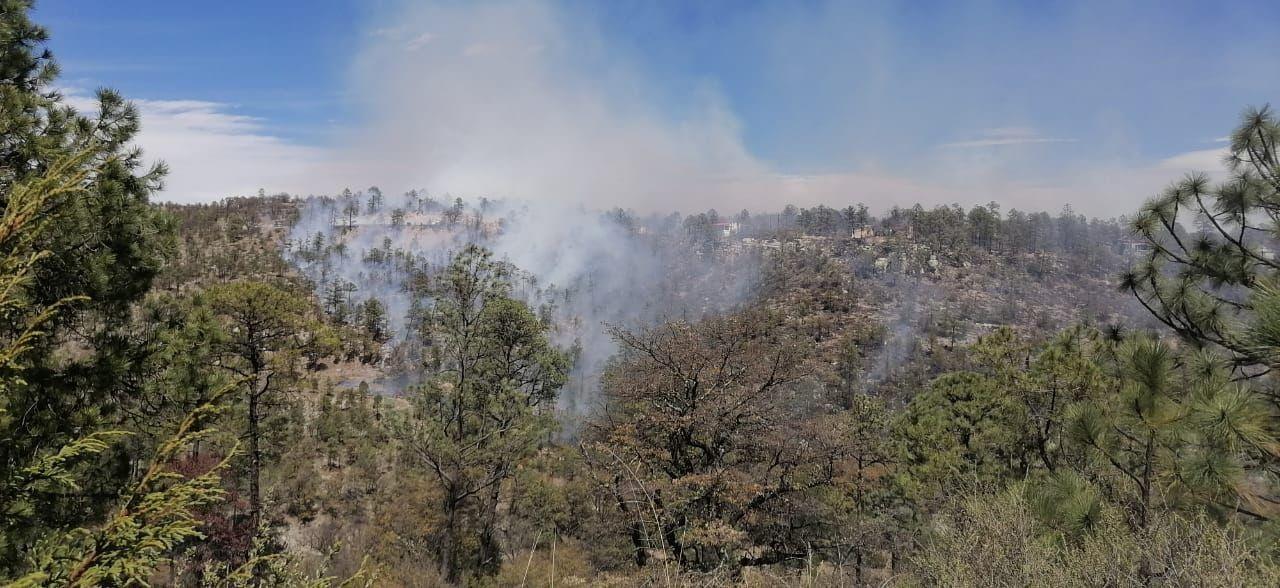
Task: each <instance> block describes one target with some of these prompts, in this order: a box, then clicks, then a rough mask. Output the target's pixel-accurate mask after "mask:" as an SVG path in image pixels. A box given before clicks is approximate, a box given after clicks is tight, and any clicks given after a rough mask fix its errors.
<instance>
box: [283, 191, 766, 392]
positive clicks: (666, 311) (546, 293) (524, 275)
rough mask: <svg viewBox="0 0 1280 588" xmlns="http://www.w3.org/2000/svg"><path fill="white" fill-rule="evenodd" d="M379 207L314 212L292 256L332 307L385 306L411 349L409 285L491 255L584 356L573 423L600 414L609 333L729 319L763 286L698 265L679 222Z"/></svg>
mask: <svg viewBox="0 0 1280 588" xmlns="http://www.w3.org/2000/svg"><path fill="white" fill-rule="evenodd" d="M369 200H370V195H367V194H363V193H355V194H347V195H344V196H339V197H313V198H310V199H308V200H306V201H305V202H304V203H303V206H302V209H301V212H300V216H299V218H298V221H297V223H296V224H295V225H294V227H293V229H292V231H291V234H290V238H289V244H288V249H289V250H288V256H289V258H290V260H291V261H293V262H294V263H295V264H296V265H297V266H298V267H299V268H300V269H301V270H302V271H303V273H304V274H306V275H307V276H308V278H310V280H311V281H312V282H313V283H314V284H315V288H316V291H317V295H318V296H319V297H320V298H321V300H322V302H325V303H326V304H327V303H328V301H329V300H330V299H331V298H332V297H333V296H334V293H335V292H337V293H338V295H339V296H341V298H342V300H343V302H344V303H345V305H346V306H347V307H349V308H357V307H359V306H360V304H362V303H363V302H364V301H366V300H369V299H377V300H379V301H381V302H382V303H383V305H384V306H385V307H386V310H387V321H388V326H389V328H390V331H391V334H392V340H391V342H390V343H389V346H392V347H394V346H397V345H403V344H409V345H412V344H413V342H414V341H415V339H416V338H417V337H419V336H420V333H418V332H416V331H415V329H414V324H413V322H412V320H411V317H412V314H413V312H412V311H413V307H414V304H415V289H414V287H413V286H414V284H411V283H410V282H411V281H412V280H415V279H418V278H420V277H422V276H431V275H433V274H435V273H437V272H439V270H440V269H442V268H443V267H444V266H445V265H447V264H448V263H449V261H450V259H451V258H452V256H453V255H454V253H456V252H457V251H458V250H460V249H461V248H462V247H463V246H464V245H466V244H468V243H476V244H479V245H482V246H484V247H486V248H488V249H490V250H491V251H493V252H494V254H495V257H497V258H498V259H500V260H503V261H506V262H508V263H510V264H511V265H512V266H513V267H514V268H515V269H516V270H518V271H517V276H516V280H515V284H514V294H515V295H516V296H517V297H519V298H521V299H523V300H525V301H526V302H527V303H529V304H530V306H532V307H534V308H535V309H538V310H539V311H540V312H542V313H543V314H544V315H545V316H546V318H548V319H549V320H550V322H551V324H552V325H553V328H554V333H555V339H556V341H555V342H556V343H557V344H559V345H560V346H562V347H564V348H568V349H572V350H574V353H575V355H576V364H575V373H574V374H573V379H572V380H571V382H570V384H569V385H568V386H567V388H568V389H567V390H566V392H565V394H564V395H562V403H561V404H562V406H561V408H562V409H564V410H565V411H566V412H567V413H569V414H575V413H582V412H586V411H588V410H590V409H591V408H593V406H592V404H593V401H594V399H595V397H594V391H595V388H596V386H597V382H598V376H599V374H600V372H601V371H602V370H603V368H604V366H605V364H606V362H607V361H608V359H609V358H610V357H611V356H612V355H613V353H614V351H615V346H614V343H613V341H612V340H611V338H610V337H609V336H608V335H607V334H606V333H605V325H606V324H614V325H620V326H624V327H633V326H639V325H644V324H650V323H653V322H656V321H660V320H667V319H675V318H697V317H699V316H701V315H703V314H705V313H707V312H715V311H720V310H723V309H725V308H728V307H730V306H733V305H735V304H737V303H738V302H739V301H741V300H743V299H744V297H745V296H746V293H747V290H748V287H749V286H750V284H751V280H752V279H753V278H754V271H755V270H754V268H755V267H756V260H755V259H753V258H751V257H750V256H737V257H727V258H726V257H720V258H716V259H713V258H711V257H706V258H704V257H702V256H700V255H697V254H695V250H694V249H692V248H690V247H688V246H687V244H686V243H685V242H684V233H683V230H682V228H681V227H680V226H679V225H678V224H677V223H674V222H672V220H671V219H670V218H657V217H653V218H650V219H647V220H646V221H638V220H636V219H634V218H633V217H632V216H630V215H629V214H627V213H622V212H621V211H615V212H612V213H605V212H601V211H593V210H589V209H585V208H582V207H574V206H568V205H559V204H547V203H539V204H513V203H509V202H502V201H491V200H480V201H478V202H477V203H473V204H471V205H467V204H464V203H463V202H462V201H461V200H457V199H451V198H441V199H435V198H431V197H429V196H426V195H425V193H419V192H413V193H410V194H406V195H405V196H404V197H403V198H390V197H388V198H386V199H385V200H386V202H385V203H384V204H382V205H381V206H377V207H375V209H373V210H371V209H370V206H369ZM417 292H418V294H417V296H419V297H420V296H421V291H420V290H418V291H417ZM417 302H418V303H419V304H429V303H430V300H429V299H422V298H418V299H417ZM407 367H408V368H409V369H410V370H411V371H412V369H413V368H414V366H412V365H410V366H407Z"/></svg>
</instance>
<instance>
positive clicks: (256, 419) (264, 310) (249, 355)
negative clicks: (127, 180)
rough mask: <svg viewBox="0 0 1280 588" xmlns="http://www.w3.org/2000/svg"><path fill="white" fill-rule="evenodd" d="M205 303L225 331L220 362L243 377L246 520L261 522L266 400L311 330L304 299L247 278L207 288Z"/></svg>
mask: <svg viewBox="0 0 1280 588" xmlns="http://www.w3.org/2000/svg"><path fill="white" fill-rule="evenodd" d="M208 298H209V304H210V307H211V308H213V310H214V312H216V313H217V314H218V315H219V317H220V318H221V319H222V321H223V323H224V327H223V330H224V331H225V332H226V333H227V337H226V340H225V342H223V343H222V345H221V349H220V352H221V356H222V361H221V362H220V365H221V366H222V367H223V368H224V369H227V370H229V371H231V372H233V373H234V374H235V375H237V376H239V377H240V378H241V379H242V380H243V382H244V383H243V384H242V385H241V389H242V390H243V395H242V398H243V399H244V404H245V407H246V418H247V422H246V435H245V436H246V438H247V439H248V445H249V446H248V455H247V457H248V458H249V501H250V507H249V508H250V512H249V519H250V523H251V524H252V526H251V528H253V529H258V528H259V527H260V525H261V523H262V490H261V477H262V447H261V442H262V437H263V431H262V430H261V427H262V422H263V420H264V419H265V418H266V415H265V414H264V412H263V411H264V409H265V408H266V407H265V402H266V401H267V399H268V398H270V397H271V396H272V395H273V394H275V393H276V392H278V387H279V384H278V382H277V376H278V375H279V376H280V377H281V378H282V377H283V374H285V373H288V372H289V371H291V370H292V366H291V365H289V362H291V361H293V360H294V358H295V357H298V356H300V355H301V350H302V349H303V348H304V347H305V345H306V342H305V340H304V338H305V337H306V335H307V334H308V333H310V332H312V331H314V330H315V328H316V324H315V321H314V319H313V318H312V317H311V315H310V305H309V304H307V301H306V298H305V297H303V296H299V295H298V294H297V293H295V292H289V291H286V290H283V289H281V288H279V287H277V286H274V285H271V284H267V283H263V282H251V281H239V282H231V283H228V284H222V285H219V286H216V287H214V288H211V289H210V290H209V291H208Z"/></svg>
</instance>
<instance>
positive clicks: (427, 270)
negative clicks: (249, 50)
mask: <svg viewBox="0 0 1280 588" xmlns="http://www.w3.org/2000/svg"><path fill="white" fill-rule="evenodd" d="M0 31H3V35H0V43H2V44H3V47H2V54H0V133H2V135H0V136H2V137H3V140H2V141H0V317H2V320H0V439H2V442H0V581H3V582H7V583H12V585H14V586H99V585H101V586H117V585H158V586H206V585H207V586H241V585H245V586H276V585H281V586H340V585H341V586H453V585H466V586H525V585H528V586H555V585H560V586H569V585H583V586H585V585H591V586H597V585H599V586H650V585H656V586H706V585H716V586H719V585H724V586H793V585H794V586H828V585H832V586H861V585H877V586H880V585H907V586H916V585H942V586H990V585H999V586H1026V585H1036V586H1063V585H1069V586H1095V585H1108V586H1131V585H1132V586H1139V585H1141V586H1150V585H1165V586H1275V585H1277V584H1278V583H1280V560H1278V559H1277V558H1278V557H1280V523H1278V522H1277V519H1278V518H1280V392H1278V389H1277V386H1276V384H1277V380H1276V376H1275V374H1273V373H1272V368H1273V367H1275V366H1277V365H1278V364H1280V284H1277V279H1280V261H1277V260H1276V258H1275V256H1274V255H1273V253H1272V252H1273V251H1275V250H1276V248H1277V246H1278V245H1277V244H1276V243H1275V239H1276V238H1277V236H1280V234H1278V233H1277V232H1276V226H1277V225H1276V223H1277V222H1280V216H1277V215H1280V159H1277V158H1278V157H1280V153H1278V152H1280V148H1277V141H1280V119H1277V117H1276V116H1275V115H1274V114H1273V113H1272V112H1271V111H1270V110H1269V109H1267V108H1260V109H1251V110H1248V111H1247V112H1246V114H1245V115H1244V117H1243V120H1242V121H1241V123H1240V126H1239V127H1238V128H1237V129H1236V130H1235V131H1234V132H1233V133H1232V135H1231V136H1230V152H1231V154H1232V159H1231V160H1230V162H1229V164H1230V169H1231V174H1230V177H1228V178H1226V179H1225V180H1222V181H1211V180H1210V179H1209V178H1208V177H1205V176H1200V175H1195V176H1190V177H1187V178H1184V179H1181V180H1177V181H1176V182H1175V183H1173V184H1171V186H1170V187H1169V188H1168V189H1167V190H1166V191H1165V192H1164V193H1162V194H1160V195H1158V196H1157V197H1156V198H1154V199H1152V200H1150V201H1149V202H1148V204H1147V205H1145V206H1144V207H1143V208H1142V209H1140V210H1136V211H1134V212H1133V213H1132V215H1129V216H1126V217H1123V218H1119V219H1110V220H1108V219H1089V218H1086V217H1084V216H1082V215H1079V214H1077V213H1075V212H1073V211H1072V209H1071V207H1070V206H1069V205H1068V203H1064V206H1063V208H1062V209H1061V210H1058V211H1053V212H1051V213H1049V212H1025V211H1019V210H1008V211H1005V210H1004V209H1003V208H1002V207H1001V206H1000V205H998V204H996V203H991V204H988V205H983V206H976V207H972V208H969V209H966V208H964V207H961V206H959V205H954V206H945V207H936V208H931V209H930V208H925V207H922V206H916V207H913V208H897V207H895V208H892V209H890V210H887V211H873V210H871V209H870V208H869V207H868V206H867V205H864V204H859V203H858V202H857V198H856V196H851V197H850V202H847V203H841V206H840V207H838V208H834V207H827V206H818V207H811V208H798V207H795V206H786V207H785V208H783V209H781V210H760V211H747V210H743V211H741V212H738V213H734V214H732V215H722V214H721V213H718V212H716V211H707V212H704V213H696V214H689V215H683V214H680V213H674V212H670V213H669V212H661V213H652V212H649V211H644V212H636V211H631V210H622V209H615V210H600V211H594V210H584V209H581V208H578V209H572V210H570V209H562V208H555V207H552V206H551V205H548V204H540V203H520V202H511V201H506V200H503V199H501V198H499V197H497V196H491V197H480V196H465V197H458V196H454V195H450V194H433V193H429V192H428V191H426V190H413V191H410V192H408V193H405V194H397V195H391V194H383V192H382V190H380V189H378V188H376V187H371V188H367V189H355V190H352V189H342V188H341V187H338V188H337V189H336V190H335V194H334V195H327V196H326V195H306V196H303V195H291V194H275V195H268V194H262V193H260V194H258V195H257V196H247V197H243V196H242V197H229V198H226V199H224V200H221V201H219V202H213V203H208V204H189V205H179V204H171V203H161V202H158V201H157V200H158V197H157V194H158V190H160V189H161V187H162V186H163V182H164V178H165V174H166V171H167V170H166V168H165V167H164V166H163V165H155V166H153V167H148V166H147V165H145V164H144V162H146V161H151V160H153V159H154V158H163V157H164V154H163V153H145V154H144V153H142V152H141V151H140V150H138V149H137V148H135V147H134V145H133V142H134V138H135V135H136V133H137V132H138V129H139V125H145V124H146V121H145V120H139V116H138V112H137V110H136V109H135V108H134V107H133V106H132V105H131V104H130V103H129V102H128V101H127V100H126V99H125V98H124V97H122V96H120V95H118V94H117V93H115V92H112V91H110V90H101V91H99V92H98V94H97V99H98V106H97V108H96V109H95V110H94V111H92V112H81V111H76V110H75V109H73V108H71V107H70V106H68V105H67V103H66V102H67V101H66V100H65V99H63V97H62V96H61V95H60V93H59V91H58V88H59V86H58V83H59V81H58V78H57V75H58V69H57V65H56V61H55V60H54V57H53V55H52V53H51V52H50V51H49V49H48V44H49V40H48V39H47V33H46V31H45V30H44V29H42V28H41V27H40V26H39V25H38V24H35V23H33V22H31V20H30V18H29V2H27V1H24V0H0ZM53 46H54V47H55V48H56V46H57V45H56V40H55V42H54V43H53ZM1170 179H1171V180H1176V178H1170ZM371 180H373V181H376V179H371ZM833 204H834V203H833Z"/></svg>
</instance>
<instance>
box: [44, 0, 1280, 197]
mask: <svg viewBox="0 0 1280 588" xmlns="http://www.w3.org/2000/svg"><path fill="white" fill-rule="evenodd" d="M1213 4H1216V3H1206V2H1159V3H1157V2H1061V3H1057V2H941V1H939V2H928V1H913V2H857V3H853V2H848V3H832V2H790V3H784V2H763V1H761V2H755V1H734V2H730V1H706V2H644V1H611V2H587V1H580V0H565V1H563V2H553V1H547V2H542V1H535V0H528V1H512V2H496V3H482V4H474V3H461V2H434V3H426V2H407V1H405V2H401V1H386V0H379V1H363V2H354V1H338V0H328V1H326V0H318V1H311V2H301V1H298V2H292V1H276V2H239V1H237V2H220V3H187V2H148V1H117V2H109V3H108V2H91V1H79V2H72V1H68V0H62V1H58V0H45V1H44V2H41V3H39V4H38V7H37V11H36V18H37V19H38V20H39V21H41V22H42V23H44V24H46V25H47V26H48V27H49V28H50V29H51V32H52V34H53V42H52V47H53V49H54V51H55V54H56V55H57V56H58V57H59V59H60V61H61V63H62V65H63V68H64V78H63V82H62V83H63V84H64V85H65V86H67V87H68V88H70V89H71V90H72V91H73V92H83V91H85V90H87V89H91V88H93V87H95V86H99V85H109V86H112V87H115V88H118V89H120V90H122V91H123V92H124V93H125V94H126V95H127V96H129V97H131V98H134V99H137V100H139V101H140V104H141V105H142V106H143V111H144V113H146V114H149V115H151V116H150V117H149V119H144V134H143V138H142V140H141V142H142V143H143V146H144V147H145V148H147V149H148V152H149V153H152V154H153V155H155V156H157V157H162V158H164V159H166V160H168V161H169V162H170V164H171V166H173V167H174V177H173V178H172V181H171V182H170V190H169V192H168V193H166V195H165V196H166V197H168V198H171V199H175V200H193V199H210V198H214V197H218V196H219V195H230V194H234V193H243V192H247V191H251V190H252V186H261V187H265V188H267V189H269V190H288V191H291V192H299V191H301V192H306V191H336V190H339V189H341V185H343V184H346V183H350V184H353V185H357V186H360V185H368V184H371V183H377V184H383V185H384V187H385V186H388V185H389V186H392V189H397V188H401V187H408V186H419V185H422V186H427V187H429V188H432V189H436V190H453V191H457V192H460V193H470V192H486V193H490V192H497V193H502V194H506V195H511V196H515V197H520V198H528V199H534V200H536V199H538V198H570V199H578V200H588V201H592V202H601V203H605V202H607V203H610V204H613V203H620V204H624V205H630V206H633V207H636V208H640V209H644V208H648V207H653V208H662V207H668V206H681V207H684V206H690V205H692V206H695V207H697V206H703V205H707V206H718V207H721V208H724V207H734V208H737V207H740V206H739V203H741V205H742V206H749V207H753V208H768V207H780V206H781V205H782V204H784V203H785V201H788V200H792V201H796V202H797V203H798V204H812V203H814V202H818V201H826V202H827V203H829V204H833V205H837V204H839V205H844V204H847V203H848V202H851V201H858V200H862V201H868V202H870V203H872V204H873V205H879V206H887V205H888V204H892V203H909V202H912V201H915V200H923V201H926V202H927V203H928V202H951V201H963V202H964V203H966V204H968V203H973V202H985V201H986V200H991V199H995V200H999V201H1001V202H1002V203H1004V204H1005V206H1006V208H1007V207H1021V208H1047V209H1051V210H1054V209H1057V208H1060V207H1061V205H1062V204H1063V203H1064V202H1067V201H1070V202H1072V203H1075V204H1076V205H1077V208H1079V209H1083V210H1086V211H1088V212H1092V213H1096V214H1117V213H1121V212H1124V211H1125V210H1127V209H1129V208H1132V207H1133V206H1136V205H1137V203H1139V202H1140V201H1141V200H1142V198H1143V197H1144V196H1146V195H1148V194H1149V193H1150V191H1152V190H1154V189H1157V188H1158V187H1159V185H1160V184H1162V183H1164V182H1166V181H1169V180H1172V179H1174V178H1176V177H1177V175H1178V173H1180V172H1181V171H1183V170H1184V169H1190V168H1206V167H1212V166H1214V165H1215V163H1216V160H1217V157H1218V156H1219V155H1220V153H1219V150H1220V149H1221V147H1222V146H1221V144H1219V143H1215V142H1214V140H1215V139H1216V138H1218V137H1221V136H1223V135H1225V134H1226V133H1227V132H1228V131H1229V129H1230V127H1231V126H1232V124H1233V123H1234V121H1235V118H1236V116H1237V115H1238V113H1239V111H1240V110H1241V108H1243V107H1244V106H1246V105H1249V104H1260V103H1264V102H1268V101H1270V100H1272V99H1273V97H1275V96H1280V92H1278V91H1280V65H1278V63H1280V62H1278V61H1277V60H1276V59H1275V58H1274V56H1275V55H1280V51H1278V50H1280V40H1278V38H1277V36H1276V35H1274V34H1273V30H1272V29H1274V25H1275V24H1276V23H1280V3H1275V2H1248V1H1241V2H1233V3H1221V4H1222V5H1220V6H1214V5H1213ZM149 120H153V121H154V122H153V123H150V126H149ZM192 121H196V122H194V123H193V122H192ZM148 133H151V134H152V135H153V137H152V139H151V140H150V141H148ZM201 133H205V134H204V135H201ZM209 133H212V134H213V136H209ZM242 142H247V143H242ZM245 154H252V155H253V159H254V160H253V161H244V159H245V158H246V157H245ZM273 157H278V158H279V160H280V161H282V162H284V163H282V164H281V165H280V166H278V167H279V168H280V169H273V168H272V166H269V165H263V164H262V162H261V161H259V160H261V159H264V158H273ZM179 164H182V165H179ZM218 168H221V169H218ZM228 168H229V169H228ZM228 172H230V173H228Z"/></svg>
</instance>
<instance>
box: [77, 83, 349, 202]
mask: <svg viewBox="0 0 1280 588" xmlns="http://www.w3.org/2000/svg"><path fill="white" fill-rule="evenodd" d="M66 96H67V101H68V103H70V104H71V105H73V106H75V107H76V108H77V109H79V110H81V111H85V112H91V111H93V110H95V109H96V104H95V103H94V100H93V99H92V98H90V97H89V96H88V95H86V94H85V93H83V92H81V91H79V90H74V89H73V90H68V91H66ZM133 102H134V104H135V105H137V107H138V111H139V114H140V116H141V119H142V129H141V131H140V132H139V133H138V137H137V140H136V142H137V143H138V144H139V145H140V146H142V148H143V150H144V156H145V157H146V158H147V159H150V160H156V159H159V160H163V161H164V162H165V163H167V164H168V165H169V175H168V177H167V178H166V179H165V189H164V190H163V191H162V192H161V193H160V194H158V195H157V198H156V199H157V200H168V201H173V202H208V201H211V200H217V199H220V198H225V197H227V196H243V195H251V194H255V193H257V191H258V189H259V188H262V189H265V190H266V191H267V192H268V193H270V192H277V191H289V192H299V191H306V190H315V191H329V190H330V189H331V188H332V187H331V186H321V185H316V184H315V183H313V182H310V181H308V177H310V176H311V175H312V174H311V172H312V171H313V170H314V169H315V167H316V166H317V165H318V164H319V163H320V162H321V161H323V154H324V150H323V149H320V148H316V147H309V146H304V145H299V144H296V143H292V142H290V141H287V140H285V139H281V138H280V137H277V136H274V135H272V134H270V133H269V132H267V130H266V129H265V128H264V127H263V124H262V121H261V120H259V119H256V118H254V117H250V116H246V115H243V114H237V113H235V112H234V107H233V106H232V105H228V104H222V103H218V102H207V101H200V100H146V99H141V100H134V101H133Z"/></svg>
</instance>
